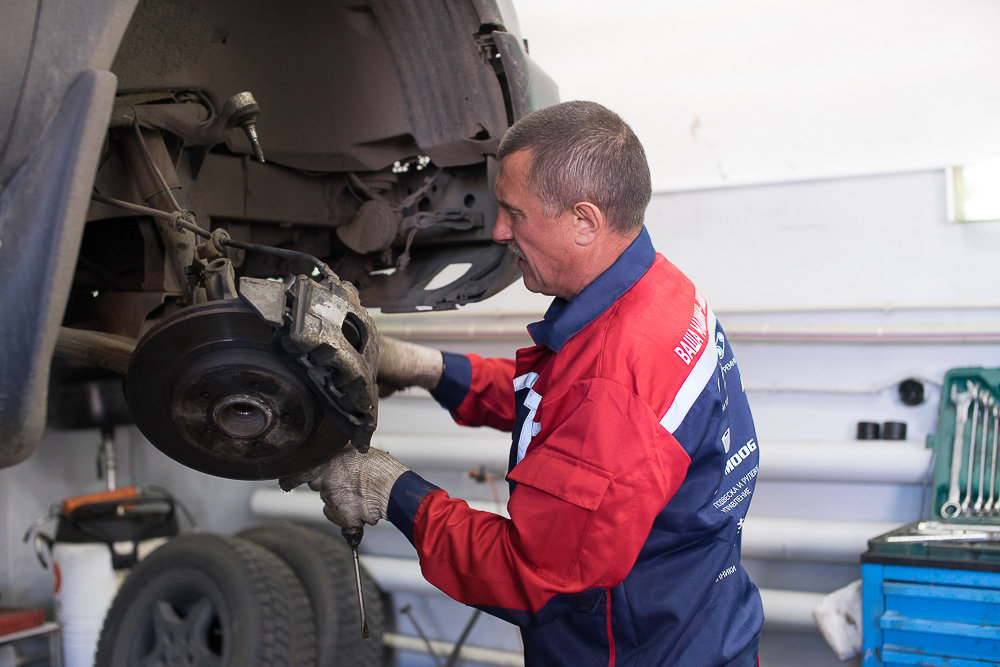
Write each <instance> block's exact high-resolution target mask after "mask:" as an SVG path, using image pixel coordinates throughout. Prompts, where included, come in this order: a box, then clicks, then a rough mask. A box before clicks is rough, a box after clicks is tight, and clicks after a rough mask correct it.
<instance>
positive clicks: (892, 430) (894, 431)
mask: <svg viewBox="0 0 1000 667" xmlns="http://www.w3.org/2000/svg"><path fill="white" fill-rule="evenodd" d="M882 439H883V440H906V422H885V423H884V424H882Z"/></svg>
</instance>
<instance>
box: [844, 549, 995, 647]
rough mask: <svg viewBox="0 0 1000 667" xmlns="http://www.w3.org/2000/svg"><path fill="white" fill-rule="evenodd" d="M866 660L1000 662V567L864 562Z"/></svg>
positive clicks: (862, 568)
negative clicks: (984, 569) (983, 568)
mask: <svg viewBox="0 0 1000 667" xmlns="http://www.w3.org/2000/svg"><path fill="white" fill-rule="evenodd" d="M861 571H862V580H863V582H862V597H863V604H864V647H863V648H864V652H863V656H864V665H865V667H874V666H876V665H878V666H879V667H881V666H883V665H885V666H886V667H889V666H895V665H935V666H937V665H940V666H944V665H947V666H948V667H973V666H975V667H984V666H986V665H997V664H1000V573H998V572H976V571H971V570H955V569H945V568H930V567H922V566H912V565H888V564H881V563H864V564H862V566H861Z"/></svg>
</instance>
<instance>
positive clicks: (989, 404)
mask: <svg viewBox="0 0 1000 667" xmlns="http://www.w3.org/2000/svg"><path fill="white" fill-rule="evenodd" d="M979 401H980V402H981V403H982V404H983V438H982V442H980V443H979V493H978V495H977V496H976V504H975V505H973V506H972V511H973V512H974V513H975V514H976V516H980V515H982V513H983V501H984V500H985V499H986V444H987V440H988V438H989V432H990V424H989V422H988V421H987V417H988V415H989V414H990V413H991V412H993V411H995V410H996V407H995V401H994V400H993V396H992V395H991V394H990V392H989V391H987V390H985V389H984V390H982V391H981V392H979Z"/></svg>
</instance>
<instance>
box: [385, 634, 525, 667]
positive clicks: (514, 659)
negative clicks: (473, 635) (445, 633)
mask: <svg viewBox="0 0 1000 667" xmlns="http://www.w3.org/2000/svg"><path fill="white" fill-rule="evenodd" d="M430 642H431V648H433V649H434V653H435V654H437V656H438V657H443V656H449V655H451V652H452V651H453V650H454V649H455V645H454V644H452V643H451V642H443V641H438V640H435V639H432V640H430ZM382 643H383V644H385V645H386V646H389V647H391V648H394V649H397V650H399V651H411V652H413V653H424V654H426V653H427V652H428V651H427V645H426V644H425V643H424V640H423V639H419V638H417V637H408V636H407V635H400V634H396V633H395V632H387V633H385V634H384V635H383V636H382ZM458 658H459V660H463V661H468V662H479V663H483V664H487V665H500V666H501V667H523V665H524V656H523V655H521V654H520V653H515V652H514V651H501V650H499V649H493V648H481V647H478V646H469V645H468V644H465V645H463V646H462V649H461V651H459V653H458Z"/></svg>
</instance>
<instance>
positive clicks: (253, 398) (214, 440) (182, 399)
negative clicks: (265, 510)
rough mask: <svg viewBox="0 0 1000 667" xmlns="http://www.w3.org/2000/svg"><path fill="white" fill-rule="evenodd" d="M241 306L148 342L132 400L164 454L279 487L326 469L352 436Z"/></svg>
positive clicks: (176, 320)
mask: <svg viewBox="0 0 1000 667" xmlns="http://www.w3.org/2000/svg"><path fill="white" fill-rule="evenodd" d="M273 338H274V329H273V328H272V327H271V326H270V325H269V324H268V323H267V322H265V321H263V320H262V319H261V318H260V317H259V316H258V315H257V313H256V312H255V311H254V310H253V309H252V308H251V307H250V306H248V305H246V304H245V303H243V302H242V301H240V300H230V301H218V302H210V303H208V304H202V305H198V306H191V307H189V308H185V309H184V310H182V311H179V312H178V313H176V314H175V315H173V316H171V317H169V318H167V319H166V320H164V321H163V322H161V323H160V324H158V325H157V326H156V327H154V328H153V329H152V330H150V332H149V333H148V334H147V335H146V336H145V337H143V339H142V340H141V341H140V343H139V345H138V346H137V347H136V350H135V353H134V354H133V356H132V361H131V364H130V368H129V373H128V375H127V376H126V381H125V395H126V400H127V401H128V404H129V409H130V411H131V412H132V415H133V418H134V419H135V422H136V425H137V426H138V427H139V429H140V430H141V431H142V433H143V434H144V435H145V436H146V437H147V438H148V439H149V440H150V442H152V444H153V445H155V446H156V447H157V448H158V449H160V450H161V451H163V452H164V453H165V454H167V455H168V456H170V457H171V458H173V459H175V460H176V461H178V462H180V463H182V464H184V465H186V466H189V467H191V468H194V469H196V470H199V471H201V472H205V473H208V474H211V475H217V476H220V477H228V478H232V479H273V478H277V477H282V476H285V475H289V474H293V473H296V472H301V471H303V470H307V469H309V468H311V467H314V466H316V465H319V464H320V463H322V462H324V461H326V460H327V459H328V458H330V456H332V455H333V454H334V453H335V452H336V451H337V450H339V449H340V448H341V447H343V445H344V444H346V443H347V440H348V436H347V435H346V434H345V433H343V432H342V431H340V430H339V429H338V428H337V427H336V426H334V425H333V424H332V423H331V422H330V421H329V420H328V419H327V418H326V416H325V414H324V405H323V402H322V399H321V398H320V397H318V396H317V395H316V392H315V391H314V390H313V389H312V388H310V386H309V385H308V384H307V383H306V382H304V381H303V380H302V379H300V377H298V376H297V375H296V374H295V373H294V372H292V370H291V369H290V368H289V365H288V364H287V363H286V362H285V358H286V357H285V356H283V355H282V354H281V352H280V350H279V349H278V347H277V346H276V345H274V344H273V342H272V339H273Z"/></svg>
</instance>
